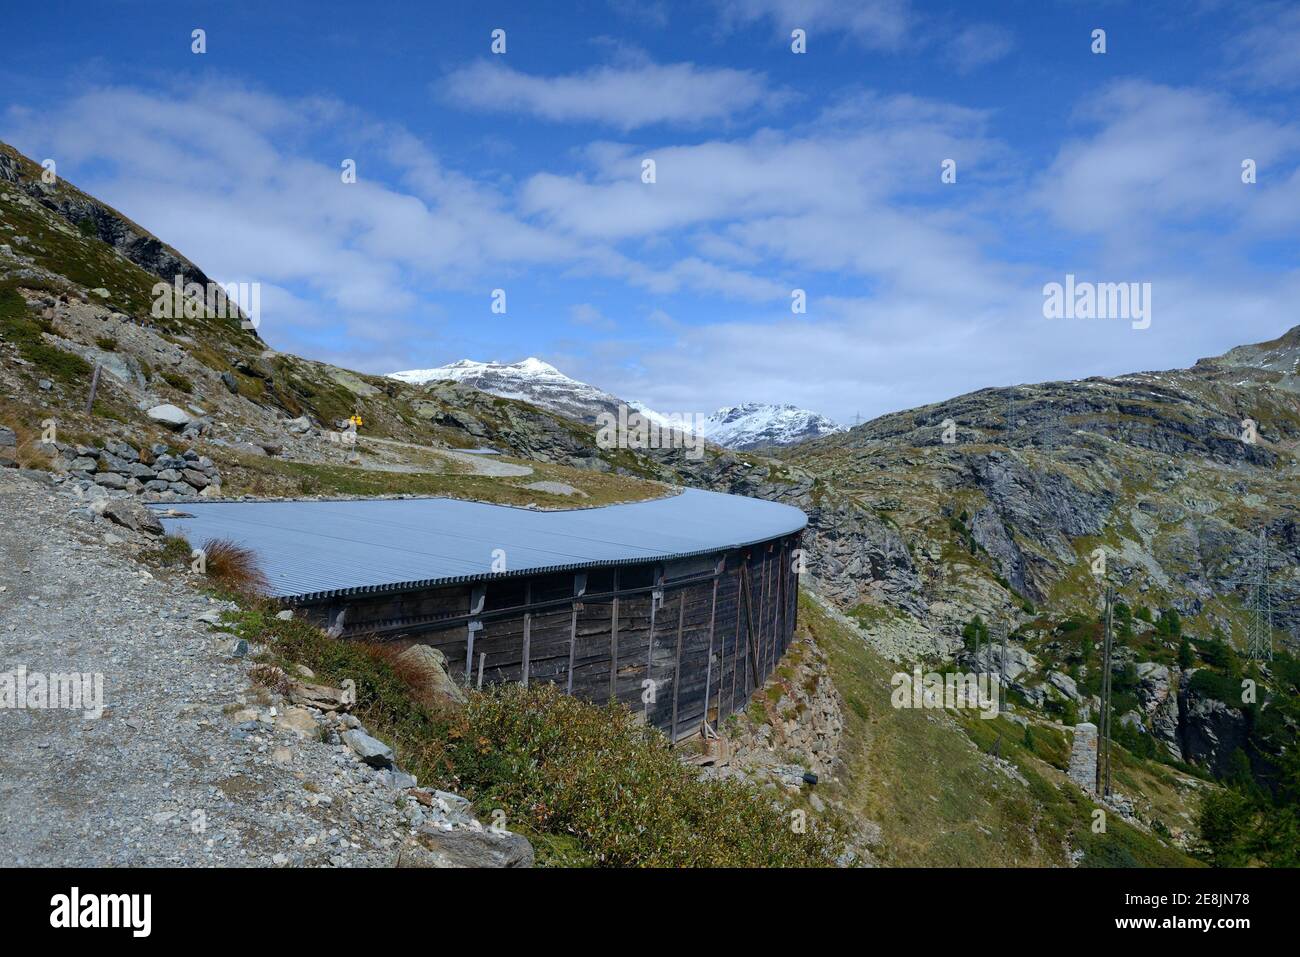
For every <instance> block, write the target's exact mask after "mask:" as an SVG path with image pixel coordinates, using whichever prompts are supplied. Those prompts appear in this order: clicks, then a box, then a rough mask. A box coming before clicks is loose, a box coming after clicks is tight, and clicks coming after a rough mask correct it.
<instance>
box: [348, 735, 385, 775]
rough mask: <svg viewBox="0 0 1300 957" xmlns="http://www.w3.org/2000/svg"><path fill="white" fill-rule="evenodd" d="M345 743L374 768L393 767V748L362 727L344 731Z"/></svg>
mask: <svg viewBox="0 0 1300 957" xmlns="http://www.w3.org/2000/svg"><path fill="white" fill-rule="evenodd" d="M342 737H343V743H344V744H346V745H347V746H348V747H349V748H351V749H352V751H353V752H354V753H355V754H356V756H357V757H358V758H360V759H361V760H362V761H364V762H366V764H368V765H370V766H371V767H372V768H391V767H392V766H393V749H392V748H390V747H389V746H388V745H386V744H384V742H382V741H380V740H379V739H378V738H372V737H371V736H370V735H368V734H366V733H365V732H364V731H362V730H361V729H360V728H353V729H351V730H350V731H344V732H343V735H342Z"/></svg>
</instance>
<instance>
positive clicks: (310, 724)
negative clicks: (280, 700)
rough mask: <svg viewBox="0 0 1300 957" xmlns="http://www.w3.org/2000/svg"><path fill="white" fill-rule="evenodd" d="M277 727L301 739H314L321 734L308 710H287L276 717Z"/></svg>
mask: <svg viewBox="0 0 1300 957" xmlns="http://www.w3.org/2000/svg"><path fill="white" fill-rule="evenodd" d="M275 726H276V727H277V728H282V729H283V730H285V731H288V732H290V733H292V734H296V735H297V736H298V737H300V738H314V737H316V735H317V734H318V733H319V732H318V731H317V728H318V725H317V724H316V719H315V718H313V717H312V714H311V712H310V711H308V710H307V709H306V708H285V709H284V711H282V712H281V713H280V714H277V715H276V716H275Z"/></svg>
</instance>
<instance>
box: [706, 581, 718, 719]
mask: <svg viewBox="0 0 1300 957" xmlns="http://www.w3.org/2000/svg"><path fill="white" fill-rule="evenodd" d="M722 562H723V559H718V566H717V573H718V574H721V573H722ZM717 616H718V579H717V577H716V576H715V577H714V579H713V597H712V598H711V599H710V600H709V657H708V663H707V664H706V665H705V666H704V723H705V724H708V723H709V696H710V693H711V692H712V691H713V626H714V624H715V623H716V621H717ZM718 711H719V714H721V711H722V671H721V669H719V671H718ZM714 720H715V721H716V720H717V719H716V718H715V719H714Z"/></svg>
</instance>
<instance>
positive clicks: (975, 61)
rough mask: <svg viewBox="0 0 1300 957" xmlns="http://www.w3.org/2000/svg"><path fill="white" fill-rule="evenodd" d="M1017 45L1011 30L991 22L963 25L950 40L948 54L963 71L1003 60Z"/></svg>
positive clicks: (959, 69)
mask: <svg viewBox="0 0 1300 957" xmlns="http://www.w3.org/2000/svg"><path fill="white" fill-rule="evenodd" d="M1014 47H1015V41H1014V40H1013V39H1012V36H1011V31H1010V30H1008V29H1007V28H1006V27H1003V26H998V25H995V24H990V23H975V24H971V25H970V26H966V27H963V28H962V29H960V30H958V31H957V32H956V34H954V36H953V37H952V39H951V40H949V41H948V55H949V56H950V57H951V58H952V61H953V64H954V65H955V66H956V67H957V70H958V71H959V72H961V73H968V72H970V71H971V70H975V69H978V68H979V67H982V66H987V65H988V64H990V63H994V62H996V61H998V60H1001V59H1002V58H1003V57H1004V56H1006V55H1007V54H1008V53H1010V52H1011V50H1012V49H1013V48H1014Z"/></svg>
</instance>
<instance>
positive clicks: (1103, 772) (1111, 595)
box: [1097, 585, 1115, 800]
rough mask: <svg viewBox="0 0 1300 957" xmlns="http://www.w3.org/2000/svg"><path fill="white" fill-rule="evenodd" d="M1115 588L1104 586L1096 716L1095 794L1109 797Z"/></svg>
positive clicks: (1103, 797)
mask: <svg viewBox="0 0 1300 957" xmlns="http://www.w3.org/2000/svg"><path fill="white" fill-rule="evenodd" d="M1114 611H1115V590H1114V589H1113V588H1111V587H1110V586H1109V585H1107V586H1106V614H1105V623H1106V630H1105V636H1104V637H1103V639H1102V645H1101V709H1100V712H1101V713H1100V714H1099V715H1098V716H1097V718H1098V720H1097V796H1098V797H1100V798H1102V799H1103V800H1104V799H1105V798H1108V797H1110V684H1111V653H1112V650H1113V634H1114V631H1113V628H1112V625H1113V615H1114Z"/></svg>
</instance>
